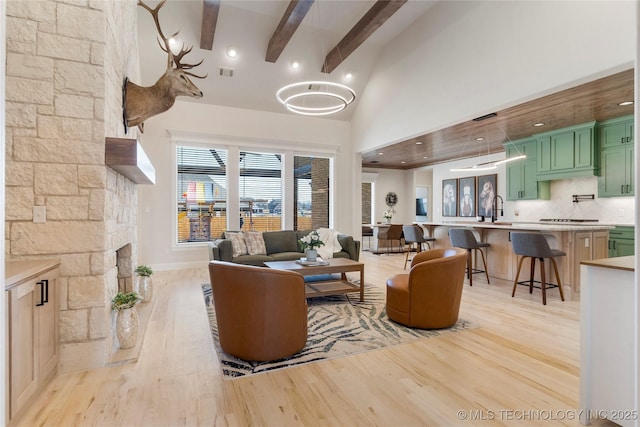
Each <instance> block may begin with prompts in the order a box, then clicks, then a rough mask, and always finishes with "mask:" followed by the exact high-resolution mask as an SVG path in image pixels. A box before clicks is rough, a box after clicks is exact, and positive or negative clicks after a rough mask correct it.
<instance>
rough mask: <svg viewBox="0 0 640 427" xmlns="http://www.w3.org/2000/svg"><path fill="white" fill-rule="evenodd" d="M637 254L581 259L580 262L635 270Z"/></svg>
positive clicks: (615, 268) (616, 268)
mask: <svg viewBox="0 0 640 427" xmlns="http://www.w3.org/2000/svg"><path fill="white" fill-rule="evenodd" d="M635 262H636V257H635V255H630V256H621V257H616V258H603V259H594V260H588V261H581V262H580V264H583V265H590V266H593V267H602V268H610V269H614V270H625V271H635Z"/></svg>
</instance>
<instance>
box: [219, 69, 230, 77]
mask: <svg viewBox="0 0 640 427" xmlns="http://www.w3.org/2000/svg"><path fill="white" fill-rule="evenodd" d="M218 74H219V75H221V76H222V77H233V68H225V67H219V68H218Z"/></svg>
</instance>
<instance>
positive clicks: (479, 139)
mask: <svg viewBox="0 0 640 427" xmlns="http://www.w3.org/2000/svg"><path fill="white" fill-rule="evenodd" d="M476 141H484V138H483V137H481V136H479V137H477V138H476Z"/></svg>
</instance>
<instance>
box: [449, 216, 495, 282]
mask: <svg viewBox="0 0 640 427" xmlns="http://www.w3.org/2000/svg"><path fill="white" fill-rule="evenodd" d="M449 238H450V239H451V246H455V247H456V248H462V249H466V250H467V278H468V279H469V286H473V275H474V274H475V273H484V274H485V276H487V283H489V284H491V282H490V281H489V273H488V272H487V261H486V260H485V258H484V252H482V248H488V247H489V246H491V245H490V244H489V243H484V242H478V240H477V239H476V236H475V234H473V232H472V231H471V230H468V229H466V228H451V229H450V230H449ZM473 251H478V252H480V255H482V264H483V265H484V270H480V269H478V268H473V260H472V258H471V253H472V252H473Z"/></svg>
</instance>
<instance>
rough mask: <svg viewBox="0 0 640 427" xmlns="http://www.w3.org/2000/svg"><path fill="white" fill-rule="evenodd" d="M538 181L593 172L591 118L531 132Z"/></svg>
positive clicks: (594, 155) (595, 161)
mask: <svg viewBox="0 0 640 427" xmlns="http://www.w3.org/2000/svg"><path fill="white" fill-rule="evenodd" d="M535 136H536V139H537V156H536V159H537V162H536V173H537V179H538V180H540V181H548V180H554V179H564V178H573V177H580V176H593V175H597V173H598V169H599V162H598V158H597V153H598V152H597V150H596V147H597V140H596V138H595V122H589V123H585V124H582V125H579V126H572V127H568V128H564V129H559V130H555V131H553V132H546V133H543V134H538V135H535Z"/></svg>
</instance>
